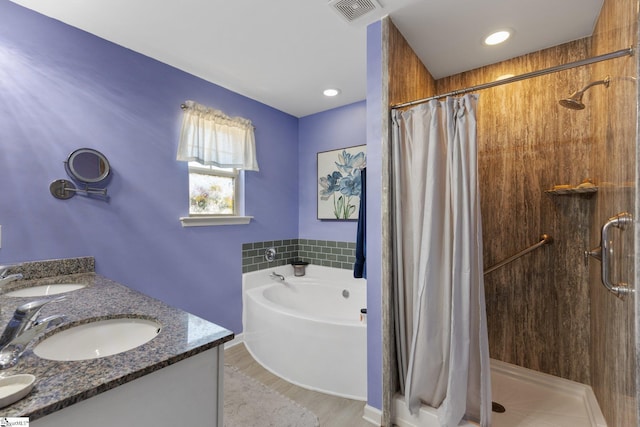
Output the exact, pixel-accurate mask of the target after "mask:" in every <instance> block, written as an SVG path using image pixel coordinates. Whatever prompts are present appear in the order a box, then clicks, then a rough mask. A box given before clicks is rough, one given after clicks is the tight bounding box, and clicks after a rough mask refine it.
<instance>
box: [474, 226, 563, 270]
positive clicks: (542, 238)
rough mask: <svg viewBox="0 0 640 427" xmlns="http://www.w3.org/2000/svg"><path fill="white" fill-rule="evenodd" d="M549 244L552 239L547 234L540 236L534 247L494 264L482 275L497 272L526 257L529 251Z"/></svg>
mask: <svg viewBox="0 0 640 427" xmlns="http://www.w3.org/2000/svg"><path fill="white" fill-rule="evenodd" d="M551 243H553V237H551V236H549V235H548V234H543V235H542V236H540V241H539V242H538V243H536V244H535V245H531V246H529V247H528V248H526V249H523V250H521V251H520V252H518V253H517V254H515V255H512V256H510V257H509V258H507V259H504V260H502V261H500V262H499V263H497V264H494V265H492V266H491V267H489V268H487V269H485V270H484V275H485V276H486V275H487V274H489V273H491V272H492V271H494V270H497V269H499V268H500V267H502V266H504V265H507V264H509V263H510V262H512V261H515V260H517V259H518V258H520V257H521V256H523V255H526V254H528V253H529V252H531V251H535V250H536V249H538V248H539V247H541V246H544V245H547V244H551Z"/></svg>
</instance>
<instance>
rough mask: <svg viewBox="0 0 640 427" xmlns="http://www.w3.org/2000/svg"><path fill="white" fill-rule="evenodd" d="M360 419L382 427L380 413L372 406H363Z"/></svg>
mask: <svg viewBox="0 0 640 427" xmlns="http://www.w3.org/2000/svg"><path fill="white" fill-rule="evenodd" d="M362 418H363V419H364V420H365V421H367V422H370V423H371V424H373V425H376V426H380V425H382V411H381V410H380V409H378V408H374V407H373V406H369V405H365V406H364V413H363V414H362Z"/></svg>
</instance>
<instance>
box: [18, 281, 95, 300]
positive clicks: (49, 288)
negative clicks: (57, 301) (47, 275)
mask: <svg viewBox="0 0 640 427" xmlns="http://www.w3.org/2000/svg"><path fill="white" fill-rule="evenodd" d="M86 286H87V285H83V284H81V283H58V284H55V285H41V286H32V287H30V288H23V289H17V290H15V291H11V292H7V293H6V294H5V296H8V297H44V296H48V295H56V294H63V293H65V292H71V291H77V290H78V289H82V288H84V287H86Z"/></svg>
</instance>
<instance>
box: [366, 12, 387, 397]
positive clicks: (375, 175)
mask: <svg viewBox="0 0 640 427" xmlns="http://www.w3.org/2000/svg"><path fill="white" fill-rule="evenodd" d="M382 67H383V64H382V23H381V22H380V21H378V22H375V23H373V24H371V25H369V26H368V27H367V381H368V384H367V387H368V394H367V396H368V403H369V405H370V406H373V407H374V408H378V409H382V317H381V315H382V266H381V263H380V261H379V260H382V199H381V194H382V189H383V185H382V120H381V118H382V114H383V110H382V104H383V103H382V101H383V97H382ZM376 260H378V261H376Z"/></svg>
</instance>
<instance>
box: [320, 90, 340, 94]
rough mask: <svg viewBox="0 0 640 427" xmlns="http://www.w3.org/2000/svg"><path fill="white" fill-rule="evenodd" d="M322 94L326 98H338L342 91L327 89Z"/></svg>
mask: <svg viewBox="0 0 640 427" xmlns="http://www.w3.org/2000/svg"><path fill="white" fill-rule="evenodd" d="M322 93H323V94H324V96H336V95H338V94H339V93H340V89H325V90H324V92H322Z"/></svg>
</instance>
